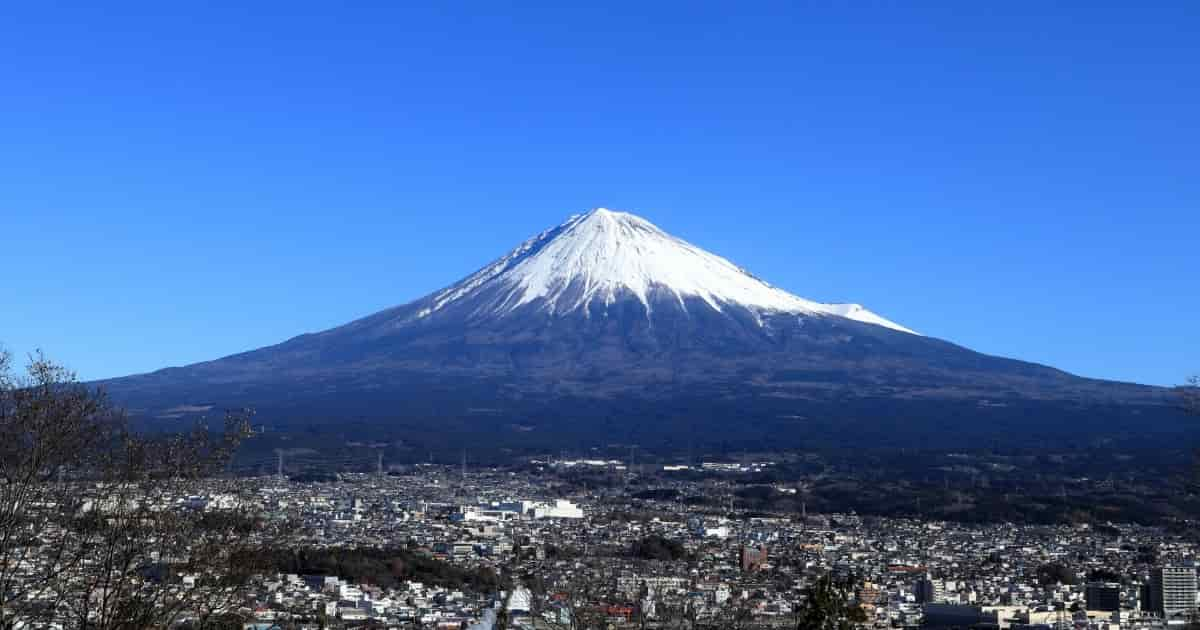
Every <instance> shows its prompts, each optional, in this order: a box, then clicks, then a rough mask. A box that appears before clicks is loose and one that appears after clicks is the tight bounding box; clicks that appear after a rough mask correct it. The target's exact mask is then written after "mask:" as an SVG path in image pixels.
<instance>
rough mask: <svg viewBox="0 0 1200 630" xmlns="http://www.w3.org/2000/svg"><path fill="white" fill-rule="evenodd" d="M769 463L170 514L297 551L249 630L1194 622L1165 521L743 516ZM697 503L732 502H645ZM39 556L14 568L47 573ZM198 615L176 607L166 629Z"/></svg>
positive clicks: (353, 492) (186, 500)
mask: <svg viewBox="0 0 1200 630" xmlns="http://www.w3.org/2000/svg"><path fill="white" fill-rule="evenodd" d="M770 465H771V463H770V462H758V463H753V464H737V463H716V462H709V463H706V464H700V465H697V466H696V467H695V468H697V469H703V470H705V471H707V473H708V474H707V475H706V476H705V478H704V480H703V481H681V480H679V479H678V478H677V476H676V475H674V474H676V473H681V472H686V471H687V469H688V466H685V465H672V466H666V467H659V466H654V467H648V466H641V467H639V469H638V470H637V471H636V472H634V471H631V470H629V469H628V468H627V467H626V465H624V464H623V463H621V462H616V461H569V462H562V461H543V462H532V463H531V464H530V466H527V467H524V468H504V469H502V468H496V469H480V470H467V469H460V468H458V467H453V466H432V465H419V466H414V467H407V468H406V469H405V470H403V471H392V472H386V473H343V474H340V475H330V476H328V480H323V481H311V480H298V479H297V478H295V477H294V478H293V479H290V480H289V479H288V478H287V477H280V476H277V475H270V476H263V477H245V478H221V479H209V480H206V481H196V482H194V483H192V484H189V485H188V486H186V487H183V486H180V487H179V488H178V495H177V496H168V495H164V496H162V497H161V503H162V505H161V506H160V508H161V509H164V510H174V511H181V512H188V513H193V514H220V513H222V512H238V513H241V514H250V513H252V514H256V515H258V516H260V517H261V518H263V519H265V520H267V521H274V522H279V523H284V522H286V523H288V528H289V531H288V533H287V534H286V538H277V539H273V540H268V539H267V538H265V536H266V534H265V533H261V532H266V531H268V529H269V528H266V527H260V528H259V529H258V530H257V531H251V532H250V533H249V534H248V535H247V536H246V537H245V539H244V542H246V543H247V544H248V547H247V548H250V547H253V546H254V545H255V544H257V543H262V544H269V545H277V544H280V542H281V541H284V540H286V545H287V549H280V550H277V551H278V552H280V553H276V554H274V555H273V556H272V557H271V558H270V563H269V564H268V565H260V569H259V570H260V572H257V573H255V574H254V575H253V576H251V577H250V578H249V579H248V580H247V581H246V582H245V584H244V585H243V586H241V587H240V588H239V590H238V591H237V595H236V598H233V599H230V600H229V601H227V602H226V603H225V604H223V606H222V608H221V610H220V611H219V612H220V613H221V614H222V615H223V616H224V618H226V619H236V620H239V622H240V624H241V625H242V626H244V627H245V628H271V627H312V628H316V627H360V626H361V627H395V628H418V627H419V628H455V629H458V628H473V629H486V628H496V627H508V628H559V627H563V628H567V627H570V628H601V627H603V628H643V627H652V628H675V627H680V628H683V627H688V628H692V627H696V628H700V627H705V628H751V627H756V628H775V627H779V628H782V627H805V626H803V624H802V623H801V620H800V617H799V615H800V613H801V610H802V604H803V602H804V600H805V599H806V597H809V596H810V594H811V588H812V586H813V584H814V583H815V582H817V581H819V580H821V579H829V580H833V581H834V582H835V583H836V584H838V585H839V586H840V588H842V589H843V592H844V594H845V601H846V604H847V608H846V610H848V611H852V612H851V614H848V615H847V619H849V620H850V621H851V622H852V623H853V624H854V625H857V626H861V627H877V628H885V627H917V626H923V627H981V628H986V627H993V628H1046V629H1057V630H1062V629H1063V628H1096V629H1100V628H1103V629H1116V628H1160V627H1175V626H1178V625H1180V624H1188V623H1191V622H1192V620H1193V618H1194V615H1195V612H1196V606H1197V585H1196V569H1195V567H1194V565H1193V564H1192V561H1193V559H1194V558H1196V554H1197V547H1196V545H1195V543H1194V542H1193V541H1192V540H1191V539H1188V538H1186V537H1181V536H1180V535H1178V534H1172V533H1169V532H1167V531H1166V530H1164V529H1163V528H1161V527H1151V526H1136V525H1127V524H1120V523H1109V524H1104V525H1100V526H1089V525H1055V526H1047V525H1021V524H1012V523H995V524H983V525H971V524H963V523H954V522H945V521H921V520H914V519H889V518H880V517H864V516H860V515H856V514H853V513H839V514H816V513H808V512H807V511H806V510H804V509H802V510H801V511H800V512H790V513H764V512H762V511H758V510H755V511H750V510H747V509H744V508H739V506H738V504H737V500H736V499H735V498H734V495H733V494H732V493H731V491H730V487H729V484H728V483H727V482H728V481H730V480H733V479H735V478H736V477H737V476H739V475H747V474H752V473H753V472H755V471H757V470H761V469H762V467H764V466H770ZM579 468H589V469H591V470H592V471H598V472H601V473H603V474H607V475H610V476H611V477H612V478H613V479H616V480H618V483H614V484H612V485H610V486H609V487H606V488H604V489H602V490H597V491H584V492H581V491H571V488H572V487H573V486H572V485H571V484H567V483H564V482H563V481H562V479H561V478H560V477H558V476H557V475H556V472H562V471H564V470H569V469H579ZM780 489H781V490H782V491H784V492H788V491H792V492H794V491H795V489H791V488H786V487H783V488H780ZM665 490H672V491H673V492H662V491H665ZM705 493H707V494H715V495H717V496H720V497H722V499H720V500H719V501H717V503H718V504H719V503H723V502H724V498H723V497H724V496H725V495H726V494H728V496H729V500H728V503H727V504H726V505H724V506H723V507H718V508H714V507H712V504H702V505H688V504H687V502H683V501H679V500H678V499H671V500H659V499H656V498H654V497H655V496H658V495H661V496H671V497H677V496H691V495H702V494H705ZM83 509H84V511H90V510H99V511H101V512H103V511H104V508H103V507H97V506H92V505H85V507H84V508H83ZM259 536H263V538H261V539H258V538H257V537H259ZM147 560H148V559H147ZM155 560H158V561H160V562H161V561H163V560H164V559H162V558H156V559H155ZM42 561H47V559H46V558H34V559H30V560H29V561H28V566H27V567H26V569H27V570H28V571H29V572H30V573H31V574H37V573H38V572H39V571H41V570H42V569H43V568H42V567H38V566H37V563H38V562H42ZM166 564H170V561H167V562H166ZM183 564H186V563H183ZM166 575H170V577H169V578H167V577H164V576H163V575H158V576H157V577H153V578H151V577H148V576H147V577H140V578H138V579H139V580H141V579H147V580H149V579H159V580H165V582H164V583H163V584H160V587H163V588H166V589H168V590H170V589H173V588H174V589H180V590H186V589H188V588H190V587H193V586H195V585H196V584H197V583H203V582H204V581H205V580H206V579H208V578H212V577H219V576H216V575H213V576H206V575H203V574H194V573H188V572H186V571H180V572H169V573H168V574H166ZM17 580H18V583H19V580H20V574H19V573H18V575H17ZM46 597H48V596H46ZM49 599H52V598H49ZM189 620H192V621H194V617H193V616H192V615H190V614H188V613H185V612H181V614H179V615H177V616H176V617H175V618H174V620H173V623H174V624H177V625H186V624H187V623H188V622H189ZM35 625H36V624H35ZM16 627H24V626H22V625H21V623H20V622H19V621H18V622H17V624H16Z"/></svg>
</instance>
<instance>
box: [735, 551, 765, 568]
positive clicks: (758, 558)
mask: <svg viewBox="0 0 1200 630" xmlns="http://www.w3.org/2000/svg"><path fill="white" fill-rule="evenodd" d="M738 555H739V557H738V560H739V561H740V562H741V565H742V573H754V572H756V571H758V570H759V569H761V568H762V567H763V565H764V564H766V563H767V548H766V547H765V546H763V545H742V549H741V552H740V553H739V554H738Z"/></svg>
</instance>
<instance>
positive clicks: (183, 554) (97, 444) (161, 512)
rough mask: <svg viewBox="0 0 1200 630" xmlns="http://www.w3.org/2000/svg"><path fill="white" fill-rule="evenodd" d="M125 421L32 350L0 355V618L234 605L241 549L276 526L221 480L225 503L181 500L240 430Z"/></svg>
mask: <svg viewBox="0 0 1200 630" xmlns="http://www.w3.org/2000/svg"><path fill="white" fill-rule="evenodd" d="M248 426H249V425H248V420H247V417H246V415H243V414H231V415H229V416H228V417H226V419H225V425H224V426H223V427H221V428H220V429H219V430H216V431H213V430H209V429H208V428H207V427H197V428H196V429H195V430H194V431H192V432H190V433H185V434H146V433H137V432H134V431H132V430H130V428H129V426H128V423H127V422H126V420H125V418H124V417H123V414H121V413H120V412H119V410H117V409H115V408H114V407H113V406H112V405H110V404H109V402H108V400H107V399H106V397H105V396H104V395H103V393H101V392H99V391H97V390H96V389H93V388H90V387H87V386H86V385H83V384H80V383H79V382H78V381H77V380H76V379H75V376H74V375H73V374H72V373H71V372H69V371H67V370H65V369H63V368H62V367H60V366H58V365H55V364H54V363H52V362H50V361H48V360H46V359H45V358H43V357H41V356H40V355H38V356H34V357H32V358H31V359H30V361H29V364H28V366H27V368H26V370H25V372H24V374H17V373H16V372H14V370H13V369H12V360H11V356H10V355H9V354H7V353H0V629H3V630H7V629H8V628H11V627H14V626H17V625H34V626H40V625H49V624H59V625H62V626H74V627H79V628H95V629H98V630H103V629H106V628H121V629H129V630H136V629H139V628H151V627H165V626H167V625H171V624H176V623H181V622H188V623H190V624H191V625H193V626H197V627H212V626H214V625H218V621H219V620H220V621H226V620H228V618H229V616H230V615H231V614H233V613H235V612H236V609H237V606H238V605H239V604H240V603H241V601H242V598H243V597H244V594H245V585H246V584H247V582H248V580H249V578H250V576H251V574H252V573H254V569H255V567H252V566H248V565H246V564H245V562H244V559H245V558H250V557H253V554H248V553H243V552H244V551H246V550H248V549H249V548H250V547H251V546H254V545H260V544H264V543H265V542H266V541H271V540H277V537H278V535H279V533H281V532H283V531H285V530H284V529H283V528H282V527H275V526H272V524H270V523H268V522H266V521H265V520H264V519H263V518H262V517H261V514H259V512H258V508H257V507H256V504H255V502H253V501H252V500H251V499H252V497H248V496H240V495H239V491H238V489H237V486H236V484H228V488H227V489H226V492H227V494H225V496H226V497H227V505H224V506H223V508H224V509H221V510H217V511H209V510H204V509H195V508H192V507H189V506H188V505H186V504H185V503H184V502H183V500H182V499H183V498H184V497H186V496H187V494H188V492H189V490H190V489H192V488H193V487H194V485H193V484H194V483H195V482H196V481H197V480H199V479H201V478H207V477H210V476H212V475H213V474H214V473H218V472H220V471H221V470H222V468H223V466H224V463H225V462H226V461H227V460H228V458H229V457H231V456H232V453H233V452H234V450H235V449H236V448H237V446H238V444H239V443H240V441H241V440H242V439H243V438H244V437H246V435H247V428H248Z"/></svg>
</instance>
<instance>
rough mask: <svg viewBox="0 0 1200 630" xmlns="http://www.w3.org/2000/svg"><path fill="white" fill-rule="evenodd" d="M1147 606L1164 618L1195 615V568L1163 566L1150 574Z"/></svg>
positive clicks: (1188, 565)
mask: <svg viewBox="0 0 1200 630" xmlns="http://www.w3.org/2000/svg"><path fill="white" fill-rule="evenodd" d="M1148 591H1149V602H1148V603H1149V606H1148V608H1149V609H1150V611H1152V612H1156V613H1159V614H1161V615H1162V616H1164V617H1181V616H1182V617H1190V616H1192V615H1194V614H1195V613H1196V567H1195V565H1193V564H1190V563H1189V564H1182V565H1172V566H1165V567H1162V568H1161V569H1155V570H1154V572H1153V573H1151V574H1150V584H1149V589H1148Z"/></svg>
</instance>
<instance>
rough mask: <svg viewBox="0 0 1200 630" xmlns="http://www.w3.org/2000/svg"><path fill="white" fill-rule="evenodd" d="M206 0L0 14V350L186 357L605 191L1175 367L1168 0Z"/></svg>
mask: <svg viewBox="0 0 1200 630" xmlns="http://www.w3.org/2000/svg"><path fill="white" fill-rule="evenodd" d="M223 4H224V3H176V2H166V3H164V2H154V3H146V4H126V3H88V4H82V3H81V4H78V5H75V6H72V5H69V4H64V3H39V2H29V3H17V4H13V5H11V6H7V7H6V8H5V12H6V15H5V16H4V18H3V19H2V20H0V59H3V60H4V63H3V64H0V237H2V238H3V246H2V247H0V269H3V272H4V276H3V277H4V281H3V284H2V285H0V286H3V293H2V294H0V296H2V297H0V343H2V344H4V345H5V346H7V347H8V348H9V349H10V350H12V351H14V352H16V353H19V354H24V353H27V352H29V351H31V350H33V349H35V348H43V349H44V350H45V351H46V352H47V353H48V354H50V355H51V356H52V357H53V358H55V359H57V360H59V361H61V362H64V363H66V364H68V365H69V366H71V367H73V368H75V369H76V370H77V371H78V372H79V374H80V376H82V377H83V378H100V377H107V376H116V375H123V374H128V373H133V372H142V371H148V370H153V369H156V368H160V367H165V366H168V365H181V364H186V363H189V362H194V361H199V360H204V359H210V358H216V357H219V356H223V355H227V354H230V353H234V352H238V351H242V350H247V349H251V348H255V347H258V346H262V345H266V344H271V343H275V342H278V341H281V340H283V339H286V338H289V337H292V336H294V335H297V334H300V333H303V332H308V331H315V330H319V329H323V328H327V327H330V326H333V325H336V324H340V323H343V322H346V321H348V320H350V319H353V318H356V317H358V316H362V315H365V314H368V313H371V312H373V311H375V310H378V309H380V308H383V307H387V306H392V305H395V304H400V303H404V302H407V301H410V300H412V299H415V298H417V297H419V296H421V295H423V294H425V293H428V292H430V291H432V290H435V289H437V288H440V287H442V286H444V285H447V284H450V283H451V282H454V281H456V280H457V279H459V278H460V277H462V276H464V275H466V274H468V273H469V272H471V271H473V270H474V269H476V268H478V267H480V266H482V265H484V264H485V263H487V262H488V261H489V260H491V259H493V258H495V257H497V256H499V255H500V254H502V253H504V252H505V251H507V250H508V249H510V248H511V247H513V246H515V245H516V244H517V243H518V242H519V241H521V240H522V239H524V238H526V237H528V236H530V235H531V234H534V233H536V232H538V231H540V230H542V229H544V228H547V227H550V226H552V225H556V224H558V223H560V222H561V221H562V220H563V219H565V218H566V216H567V215H569V214H572V213H575V212H579V211H583V210H586V209H588V208H591V207H595V206H606V207H610V208H617V209H624V210H629V211H632V212H635V213H638V214H641V215H643V216H645V217H647V218H648V219H650V220H651V221H653V222H655V223H657V224H658V225H660V226H661V227H662V228H664V229H666V230H667V231H669V232H672V233H674V234H676V235H677V236H680V237H682V238H685V239H687V240H690V241H692V242H694V243H696V244H698V245H700V246H702V247H705V248H707V249H710V250H712V251H714V252H716V253H718V254H721V255H723V256H725V257H727V258H730V259H731V260H733V261H735V262H737V263H738V264H740V265H742V266H744V267H747V268H748V269H750V270H752V271H753V272H754V273H755V274H757V275H759V276H760V277H763V278H765V279H767V280H768V281H770V282H772V283H773V284H776V285H778V286H781V287H783V288H785V289H787V290H790V291H792V292H794V293H796V294H799V295H801V296H804V297H807V298H810V299H816V300H821V301H839V302H840V301H854V302H860V303H863V304H865V305H867V306H868V307H869V308H871V309H872V310H875V311H876V312H878V313H881V314H882V315H884V316H886V317H888V318H890V319H893V320H895V321H897V322H900V323H902V324H904V325H906V326H909V327H911V328H914V329H917V330H919V331H922V332H924V333H927V334H931V335H935V336H938V337H942V338H946V339H950V340H953V341H955V342H958V343H961V344H963V345H966V346H968V347H971V348H974V349H977V350H981V351H984V352H989V353H994V354H1000V355H1005V356H1012V357H1017V358H1022V359H1027V360H1032V361H1038V362H1043V363H1048V364H1051V365H1054V366H1056V367H1061V368H1063V369H1066V370H1069V371H1072V372H1075V373H1078V374H1082V375H1087V376H1095V377H1104V378H1113V379H1122V380H1134V381H1140V382H1147V383H1155V384H1176V383H1179V382H1181V381H1183V380H1184V379H1185V378H1186V377H1187V376H1188V375H1190V374H1193V373H1197V372H1200V321H1198V319H1197V311H1198V310H1200V289H1198V287H1197V270H1198V269H1200V213H1198V212H1197V208H1198V205H1200V36H1197V33H1200V4H1198V3H1196V2H1194V1H1189V2H1179V3H1177V4H1151V3H1128V2H1127V3H1123V4H1125V5H1127V6H1126V7H1124V8H1115V7H1114V8H1104V7H1100V6H1098V5H1097V4H1096V3H1087V4H1086V5H1085V4H1083V3H1080V4H1079V5H1078V6H1076V7H1074V8H1072V7H1069V6H1064V5H1069V4H1073V3H1047V2H1031V3H1008V2H1005V3H962V2H946V3H943V4H931V3H921V5H920V8H913V7H904V8H900V7H899V6H894V5H891V4H884V3H876V2H862V3H825V2H822V3H802V2H799V3H798V2H786V3H777V4H776V3H767V2H754V3H734V2H718V3H711V4H710V3H697V2H687V3H677V4H671V3H666V2H636V3H628V4H625V3H614V2H606V3H596V6H595V7H593V8H564V7H562V6H557V5H561V4H564V3H547V4H545V5H541V6H539V5H534V4H526V3H523V6H522V7H521V8H517V9H514V8H511V7H510V6H509V3H494V2H489V3H478V4H470V3H468V4H457V3H436V4H438V5H441V6H439V7H438V8H419V7H407V6H400V5H404V4H407V3H395V2H388V3H378V4H377V5H374V6H372V5H371V3H335V2H324V3H303V2H291V1H289V2H278V3H273V2H251V3H229V4H228V5H225V6H222V5H223ZM349 4H355V5H357V6H356V7H355V8H347V7H346V6H343V5H347V6H348V5H349ZM431 4H433V3H431ZM566 4H573V3H566ZM834 4H836V5H838V6H837V7H833V6H831V5H834ZM899 4H901V3H896V5H899ZM903 4H916V3H903ZM1051 4H1054V5H1058V6H1054V7H1051V6H1049V5H1051ZM968 5H973V6H968ZM983 5H991V6H990V7H989V6H983Z"/></svg>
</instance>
